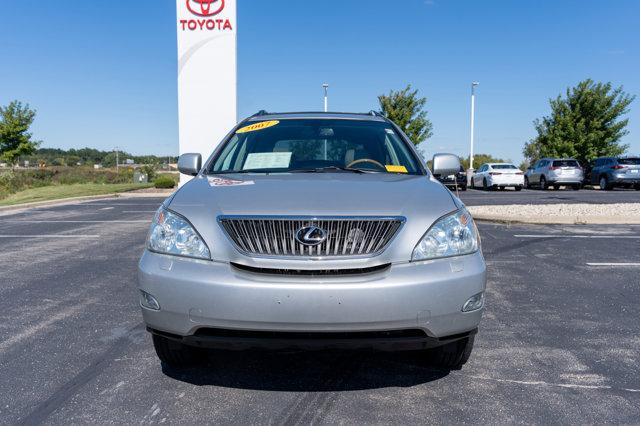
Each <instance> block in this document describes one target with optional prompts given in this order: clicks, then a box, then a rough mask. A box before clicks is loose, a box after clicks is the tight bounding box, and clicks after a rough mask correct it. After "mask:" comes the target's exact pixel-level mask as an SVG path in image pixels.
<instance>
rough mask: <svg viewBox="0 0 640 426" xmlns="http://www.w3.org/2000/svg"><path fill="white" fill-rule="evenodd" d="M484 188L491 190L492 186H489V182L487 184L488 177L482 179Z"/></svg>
mask: <svg viewBox="0 0 640 426" xmlns="http://www.w3.org/2000/svg"><path fill="white" fill-rule="evenodd" d="M482 189H483V190H484V191H490V190H491V188H490V187H489V184H487V178H484V179H482Z"/></svg>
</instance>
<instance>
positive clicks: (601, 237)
mask: <svg viewBox="0 0 640 426" xmlns="http://www.w3.org/2000/svg"><path fill="white" fill-rule="evenodd" d="M514 237H515V238H596V239H627V240H628V239H640V235H579V234H524V235H514Z"/></svg>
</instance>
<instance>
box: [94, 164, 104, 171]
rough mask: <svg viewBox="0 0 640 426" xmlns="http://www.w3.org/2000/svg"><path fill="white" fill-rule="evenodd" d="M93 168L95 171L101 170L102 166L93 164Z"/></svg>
mask: <svg viewBox="0 0 640 426" xmlns="http://www.w3.org/2000/svg"><path fill="white" fill-rule="evenodd" d="M93 168H94V169H96V170H97V169H101V168H102V164H94V165H93Z"/></svg>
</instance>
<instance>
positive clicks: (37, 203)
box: [0, 192, 173, 213]
mask: <svg viewBox="0 0 640 426" xmlns="http://www.w3.org/2000/svg"><path fill="white" fill-rule="evenodd" d="M172 193H173V192H156V193H152V192H142V193H135V192H117V193H113V194H102V195H84V196H82V197H69V198H58V199H55V200H46V201H35V202H32V203H23V204H14V205H11V206H0V213H2V212H7V211H13V210H28V209H32V208H36V207H49V206H63V205H66V204H74V203H77V202H87V201H94V200H105V199H109V198H166V197H168V196H169V195H171V194H172Z"/></svg>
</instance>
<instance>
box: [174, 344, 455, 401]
mask: <svg viewBox="0 0 640 426" xmlns="http://www.w3.org/2000/svg"><path fill="white" fill-rule="evenodd" d="M424 358H425V357H424V354H420V353H418V352H374V351H355V350H354V351H306V352H302V351H300V352H283V351H242V352H235V351H215V352H211V353H210V354H209V357H208V359H207V362H206V363H205V364H203V365H202V366H200V367H197V368H190V369H180V370H178V369H174V368H171V367H169V366H168V365H166V364H162V371H163V373H164V374H166V375H167V376H169V377H171V378H173V379H175V380H180V381H182V382H185V383H189V384H192V385H196V386H219V387H227V388H236V389H247V390H249V389H250V390H264V391H290V392H330V391H350V390H365V389H377V388H387V387H410V386H415V385H419V384H423V383H428V382H432V381H435V380H439V379H441V378H443V377H445V376H446V375H448V374H449V370H442V369H436V368H432V367H430V366H429V364H428V362H427V361H426V360H425V359H424Z"/></svg>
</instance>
